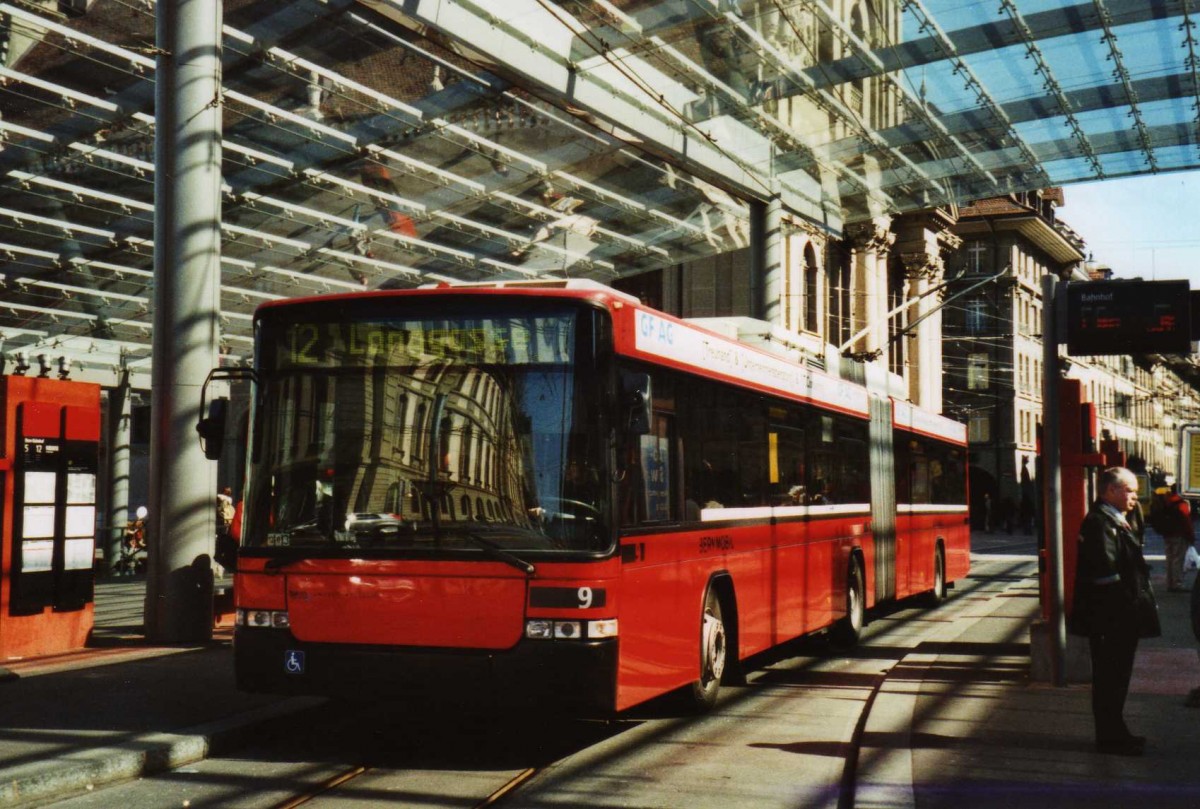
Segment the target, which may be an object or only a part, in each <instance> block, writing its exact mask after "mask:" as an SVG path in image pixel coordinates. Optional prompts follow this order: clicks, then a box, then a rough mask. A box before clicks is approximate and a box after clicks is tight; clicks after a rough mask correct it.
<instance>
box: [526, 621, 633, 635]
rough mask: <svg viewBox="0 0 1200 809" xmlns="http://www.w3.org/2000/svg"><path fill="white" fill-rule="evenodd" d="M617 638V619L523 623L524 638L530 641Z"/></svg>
mask: <svg viewBox="0 0 1200 809" xmlns="http://www.w3.org/2000/svg"><path fill="white" fill-rule="evenodd" d="M616 636H617V619H616V618H605V619H603V620H600V621H553V620H550V619H549V618H530V619H529V620H527V621H526V622H525V637H527V638H529V639H530V640H602V639H604V638H615V637H616Z"/></svg>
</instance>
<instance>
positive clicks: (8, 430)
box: [0, 376, 100, 663]
mask: <svg viewBox="0 0 1200 809" xmlns="http://www.w3.org/2000/svg"><path fill="white" fill-rule="evenodd" d="M99 446H100V386H99V385H94V384H90V383H84V382H71V381H67V380H60V379H48V378H43V377H25V376H3V377H0V540H2V546H0V663H2V662H3V661H5V660H12V659H14V658H22V657H30V656H38V655H47V654H54V653H57V652H63V651H67V650H69V649H77V648H79V647H82V646H83V645H84V644H85V643H86V642H87V639H88V635H89V634H90V633H91V630H92V620H93V604H92V601H93V592H94V584H95V582H94V558H95V535H96V472H97V464H98V455H99Z"/></svg>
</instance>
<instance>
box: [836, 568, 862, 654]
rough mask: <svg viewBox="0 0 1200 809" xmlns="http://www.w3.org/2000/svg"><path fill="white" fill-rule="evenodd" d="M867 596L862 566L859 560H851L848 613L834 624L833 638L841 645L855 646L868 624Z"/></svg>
mask: <svg viewBox="0 0 1200 809" xmlns="http://www.w3.org/2000/svg"><path fill="white" fill-rule="evenodd" d="M866 614H867V597H866V588H865V587H864V586H863V574H862V568H861V567H859V564H858V560H857V559H854V560H851V562H850V570H849V571H848V573H847V575H846V615H845V616H844V617H843V618H842V619H841V620H839V621H838V622H837V623H836V624H834V625H833V640H834V641H835V642H836V643H838V644H839V645H841V646H853V645H854V644H856V643H858V639H859V637H861V636H862V630H863V626H864V625H865V624H866Z"/></svg>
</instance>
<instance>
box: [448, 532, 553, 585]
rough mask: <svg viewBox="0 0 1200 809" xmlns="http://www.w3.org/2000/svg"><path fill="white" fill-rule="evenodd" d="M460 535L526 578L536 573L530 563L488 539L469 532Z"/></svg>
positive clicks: (535, 569)
mask: <svg viewBox="0 0 1200 809" xmlns="http://www.w3.org/2000/svg"><path fill="white" fill-rule="evenodd" d="M462 535H463V536H464V537H466V538H467V539H469V540H471V541H472V542H474V543H475V544H476V545H478V546H479V547H480V548H481V549H482V550H483V551H484V553H486V554H487V555H488V556H490V557H492V558H493V559H497V560H499V561H501V562H504V563H505V564H506V565H512V566H513V567H515V568H516V569H517V570H520V571H521V572H523V573H524V574H525V575H526V576H532V575H533V574H534V573H536V572H537V568H535V567H534V566H533V564H532V563H531V562H526V561H525V560H524V559H522V558H520V557H519V556H516V555H515V554H511V553H509V552H508V551H506V550H504V548H501V547H500V546H499V545H497V544H496V543H495V542H492V541H491V540H490V539H484V538H483V537H481V536H480V535H479V534H475V533H472V532H470V531H463V532H462Z"/></svg>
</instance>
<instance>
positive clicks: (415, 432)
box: [411, 402, 428, 460]
mask: <svg viewBox="0 0 1200 809" xmlns="http://www.w3.org/2000/svg"><path fill="white" fill-rule="evenodd" d="M427 408H428V405H427V404H426V403H425V402H421V403H420V404H418V405H417V414H416V416H415V417H414V418H413V428H412V445H411V448H412V449H411V451H412V457H413V458H414V459H415V460H420V459H421V455H422V453H421V438H422V436H423V435H424V434H425V411H426V409H427Z"/></svg>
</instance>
